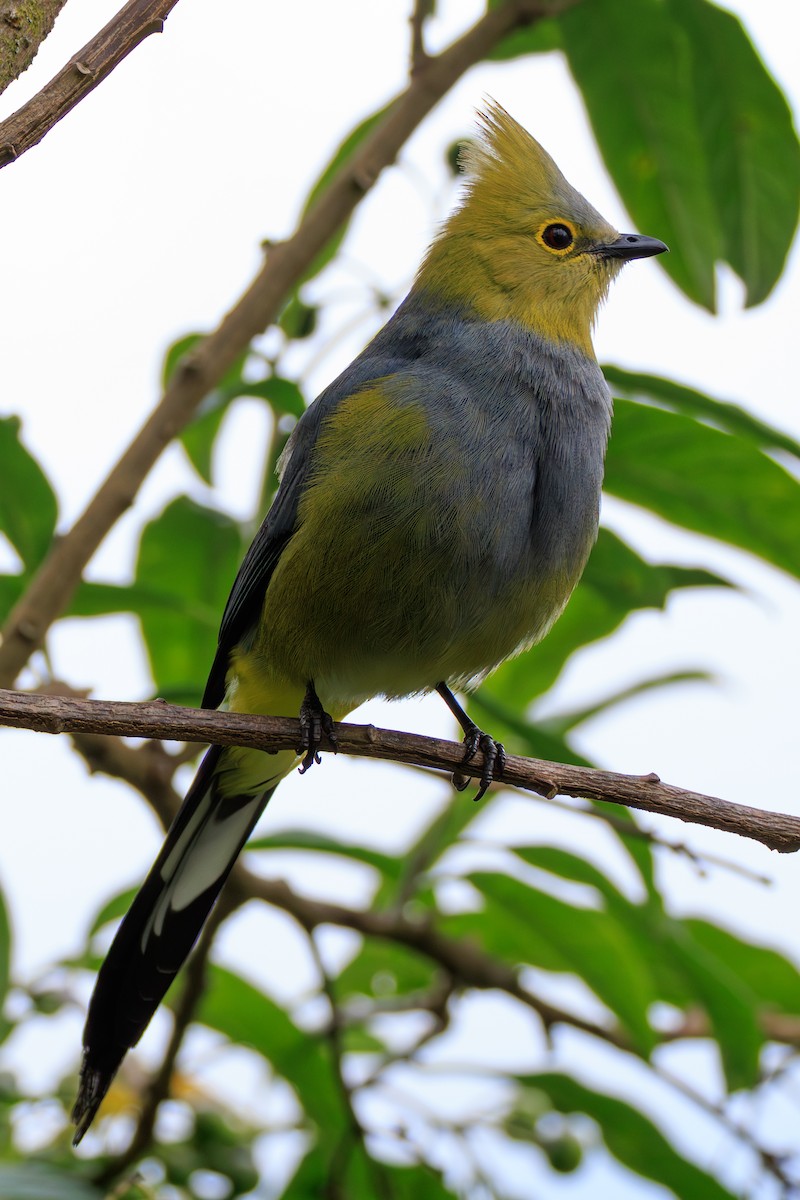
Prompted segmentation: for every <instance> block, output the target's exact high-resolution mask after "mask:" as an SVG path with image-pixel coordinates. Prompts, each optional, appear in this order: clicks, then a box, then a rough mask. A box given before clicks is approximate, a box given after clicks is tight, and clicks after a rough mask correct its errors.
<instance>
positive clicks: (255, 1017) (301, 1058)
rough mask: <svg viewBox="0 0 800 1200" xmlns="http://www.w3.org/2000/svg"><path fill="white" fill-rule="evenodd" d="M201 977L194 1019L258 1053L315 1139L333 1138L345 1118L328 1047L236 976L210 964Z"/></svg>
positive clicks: (338, 1131)
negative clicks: (312, 1127) (294, 1100)
mask: <svg viewBox="0 0 800 1200" xmlns="http://www.w3.org/2000/svg"><path fill="white" fill-rule="evenodd" d="M207 972H208V980H209V986H208V988H207V990H206V992H205V993H204V995H203V999H202V1001H201V1003H200V1008H199V1010H198V1015H197V1020H198V1021H200V1022H201V1023H202V1024H204V1025H208V1026H209V1027H210V1028H211V1029H216V1030H218V1031H219V1032H220V1033H222V1034H224V1035H225V1037H227V1038H229V1039H230V1041H232V1042H236V1043H237V1044H239V1045H241V1046H249V1047H250V1048H251V1049H252V1050H255V1051H256V1052H257V1053H258V1054H261V1055H262V1056H263V1057H264V1058H265V1059H266V1060H267V1061H268V1062H270V1063H272V1066H273V1067H274V1068H275V1070H276V1071H277V1073H278V1074H279V1075H281V1076H282V1077H283V1078H284V1079H285V1080H286V1081H287V1083H289V1084H291V1086H292V1087H293V1088H294V1090H295V1092H296V1094H297V1097H298V1099H299V1101H300V1103H301V1105H302V1106H303V1108H304V1110H305V1111H306V1113H307V1114H308V1116H309V1117H310V1118H311V1119H312V1120H313V1121H314V1122H315V1123H316V1125H317V1126H318V1129H319V1132H320V1136H322V1137H324V1138H334V1139H335V1138H336V1137H337V1136H339V1135H340V1133H341V1130H342V1126H343V1124H344V1123H345V1121H346V1117H345V1114H344V1111H343V1108H342V1103H343V1102H342V1095H341V1090H340V1087H339V1085H338V1083H337V1081H336V1077H335V1068H334V1066H333V1063H332V1060H331V1055H330V1053H329V1047H328V1044H327V1043H326V1042H325V1041H324V1040H323V1039H321V1038H320V1037H319V1036H318V1034H316V1033H305V1032H304V1031H303V1030H301V1029H298V1027H297V1026H296V1025H295V1024H294V1022H293V1021H292V1020H291V1019H290V1018H289V1016H288V1015H287V1013H286V1012H285V1011H284V1009H282V1008H281V1007H280V1005H278V1004H276V1003H275V1002H274V1000H270V999H269V997H268V996H265V995H264V993H263V992H261V991H259V990H258V988H256V987H254V986H253V984H251V983H248V982H246V981H245V980H244V979H242V978H241V977H240V976H239V975H235V974H234V973H233V972H232V971H227V970H225V969H224V968H223V967H218V966H213V965H210V966H209V967H208V968H207Z"/></svg>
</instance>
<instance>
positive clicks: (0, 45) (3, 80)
mask: <svg viewBox="0 0 800 1200" xmlns="http://www.w3.org/2000/svg"><path fill="white" fill-rule="evenodd" d="M65 3H66V0H32V2H31V0H29V2H28V3H27V4H20V3H19V0H0V94H2V93H3V92H4V91H5V90H6V88H7V87H8V85H9V84H10V83H13V81H14V80H15V79H17V78H18V77H19V76H20V75H21V74H22V73H23V71H27V69H28V67H29V66H30V65H31V63H32V62H33V60H34V58H35V57H36V55H37V53H38V51H39V47H40V46H41V44H42V42H43V41H44V39H45V38H46V37H47V35H48V34H49V33H50V31H51V30H52V28H53V25H54V24H55V20H56V17H57V16H58V14H59V13H60V12H61V9H62V8H63V7H64V5H65ZM0 145H2V138H0Z"/></svg>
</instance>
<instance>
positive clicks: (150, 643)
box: [136, 496, 243, 703]
mask: <svg viewBox="0 0 800 1200" xmlns="http://www.w3.org/2000/svg"><path fill="white" fill-rule="evenodd" d="M242 553H243V547H242V539H241V536H240V534H239V529H238V527H237V526H236V525H235V523H234V522H233V521H232V520H231V519H230V518H229V517H227V516H226V515H225V514H224V513H221V512H217V511H215V510H213V509H210V508H204V507H202V506H201V505H199V504H195V502H194V501H192V500H189V499H188V498H187V497H185V496H181V497H179V498H178V499H177V500H173V501H172V503H171V504H169V505H168V506H167V507H166V508H165V509H164V511H163V513H162V514H161V515H160V516H159V517H157V518H156V519H155V520H154V521H151V522H150V523H149V524H148V525H146V526H145V528H144V530H143V531H142V537H141V542H140V544H139V555H138V560H137V564H136V584H137V586H138V587H140V588H142V589H144V590H145V591H151V592H153V593H155V594H157V595H159V596H160V597H161V598H162V599H166V598H167V597H172V598H173V599H174V604H175V609H174V612H173V613H172V614H170V613H168V612H167V611H164V609H163V608H162V609H161V611H158V610H155V609H148V608H143V609H142V611H141V615H140V621H141V625H142V632H143V634H144V639H145V645H146V647H147V653H148V656H149V659H150V666H151V669H152V672H153V678H154V680H155V683H156V690H157V692H158V693H159V694H161V695H165V694H166V693H169V695H170V698H172V697H175V698H176V699H179V698H182V699H183V702H184V703H197V699H198V693H199V692H201V691H202V683H203V679H204V673H205V671H206V670H207V669H208V667H209V665H210V663H211V662H212V660H213V657H214V652H215V649H216V640H217V630H218V628H219V620H220V614H221V613H222V611H223V608H224V606H225V602H226V600H227V597H228V593H229V591H230V587H231V584H232V583H233V580H234V577H235V575H236V570H237V568H238V566H239V562H240V559H241V556H242Z"/></svg>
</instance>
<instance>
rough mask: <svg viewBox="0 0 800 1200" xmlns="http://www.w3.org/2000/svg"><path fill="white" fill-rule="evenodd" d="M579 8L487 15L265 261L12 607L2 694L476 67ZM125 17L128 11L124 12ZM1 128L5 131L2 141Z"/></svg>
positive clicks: (525, 4)
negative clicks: (113, 535) (411, 143)
mask: <svg viewBox="0 0 800 1200" xmlns="http://www.w3.org/2000/svg"><path fill="white" fill-rule="evenodd" d="M574 3H575V0H561V3H560V4H555V3H554V2H553V0H550V3H547V2H546V0H506V3H505V4H501V5H498V6H497V7H496V8H492V9H491V10H490V11H489V12H487V13H486V15H485V16H483V17H482V18H481V19H480V20H479V21H478V22H477V23H476V24H475V25H474V26H473V27H472V28H471V29H469V30H468V31H467V32H466V33H465V34H464V35H463V36H462V37H461V38H459V40H458V41H457V42H454V43H453V45H451V46H449V47H448V49H447V50H445V51H443V52H442V53H441V54H440V55H438V56H437V57H436V58H431V59H429V60H428V61H427V63H426V65H425V69H424V70H422V71H420V72H419V73H418V74H417V75H416V76H415V77H414V78H413V79H412V81H411V83H410V84H409V86H408V88H407V89H406V90H405V91H404V92H403V93H402V94H401V95H400V96H398V98H397V99H396V100H395V101H394V103H393V104H392V105H391V106H390V107H389V109H388V111H387V113H386V115H385V117H384V119H383V120H382V121H381V122H380V123H379V124H378V125H377V126H376V127H375V129H374V130H373V131H372V132H371V134H370V135H369V136H368V137H367V138H366V139H365V140H364V142H363V143H362V144H361V146H360V147H359V149H358V150H357V151H356V152H355V153H354V154H353V156H352V158H351V159H350V160H349V161H348V163H347V164H346V165H345V166H344V167H343V168H342V170H341V171H340V172H339V174H338V175H337V176H336V177H335V178H334V179H333V180H332V181H331V183H330V185H329V186H328V187H327V188H326V190H325V191H324V193H323V194H322V195H321V196H320V197H319V199H318V200H317V202H316V203H315V204H314V205H313V206H312V208H311V209H310V211H309V212H308V213H307V214H306V216H305V217H304V218H303V220H302V221H301V223H300V225H299V226H298V227H297V230H296V231H295V233H294V234H293V235H292V236H291V237H290V238H289V239H288V241H286V242H283V243H281V244H280V245H276V246H273V247H272V248H271V249H270V250H269V254H268V257H267V261H266V262H265V264H264V266H263V268H262V270H261V271H260V273H259V274H258V275H257V276H256V278H255V280H254V281H253V283H252V284H251V286H250V287H249V288H248V289H247V291H246V292H245V293H244V295H243V296H242V297H241V299H240V300H239V301H238V303H237V304H236V305H235V307H234V308H233V309H232V310H231V311H230V312H229V313H228V314H227V316H226V317H225V318H224V319H223V320H222V322H221V324H220V325H219V326H218V327H217V329H216V330H215V331H214V332H213V333H212V334H210V335H209V336H208V337H207V338H206V339H205V340H204V341H203V342H202V343H200V345H199V346H197V347H196V348H195V350H194V351H193V352H192V353H191V354H190V355H187V357H186V358H185V359H184V360H183V361H182V362H181V363H180V364H179V366H178V368H177V370H176V371H175V372H174V374H173V376H172V378H171V380H170V382H169V384H168V386H167V389H166V391H165V392H164V395H163V397H162V399H161V401H160V403H159V404H158V405H157V407H156V408H155V409H154V410H153V412H152V413H151V415H150V417H149V418H148V419H147V421H146V422H145V424H144V425H143V426H142V428H141V430H140V431H139V433H138V434H137V435H136V437H135V438H134V440H133V442H132V443H131V444H130V446H129V447H128V449H127V450H126V451H125V453H124V454H123V455H122V457H121V459H120V460H119V462H118V463H117V464H116V466H114V467H113V468H112V470H111V472H110V474H109V475H108V476H107V478H106V480H105V482H104V483H103V484H102V485H101V486H100V488H99V490H98V492H97V493H96V495H95V496H94V498H93V499H92V500H91V501H90V502H89V505H88V507H87V508H86V510H85V511H84V512H83V514H82V515H81V516H80V517H79V518H78V520H77V521H76V522H75V524H74V525H73V527H72V529H71V530H70V531H69V532H68V533H67V534H66V535H65V536H64V537H63V538H61V539H60V540H59V541H58V542H57V543H55V544H54V545H53V547H52V548H51V550H50V553H49V554H48V556H47V558H46V559H45V561H44V563H43V564H42V566H41V567H40V568H39V570H38V572H37V573H36V575H35V576H34V578H33V580H32V582H31V584H30V586H29V587H28V589H27V591H26V593H25V594H24V596H23V597H22V598H21V599H20V600H19V601H18V603H17V604H16V605H15V606H14V608H13V610H12V612H11V614H10V615H9V617H8V619H7V621H6V623H5V626H4V628H3V630H2V639H1V640H0V685H2V684H5V685H6V686H9V687H10V686H11V685H12V684H13V683H14V680H15V679H16V677H17V675H18V673H19V671H20V670H21V669H22V667H23V666H24V665H25V663H26V662H27V660H28V658H29V656H30V654H31V653H32V652H33V651H34V650H35V649H36V648H37V647H39V646H41V644H42V641H43V639H44V637H45V634H46V633H47V630H48V628H49V627H50V625H51V624H52V623H53V621H55V620H56V618H57V617H58V616H59V615H60V614H61V613H62V612H63V610H64V608H65V607H66V606H67V605H68V603H69V601H70V599H71V598H72V595H73V594H74V592H75V589H76V588H77V586H78V584H79V582H80V578H81V573H82V571H83V568H84V567H85V565H86V563H87V562H88V561H89V559H90V558H91V557H92V555H93V554H94V552H95V550H96V549H97V547H98V546H99V545H100V543H101V542H102V540H103V538H104V537H105V536H106V534H107V533H108V531H109V530H110V529H111V527H112V526H113V525H114V523H115V522H116V521H117V520H118V519H119V517H120V516H122V514H123V513H124V512H125V511H126V509H128V508H129V507H130V506H131V505H132V504H133V501H134V499H135V497H136V493H137V491H138V490H139V487H140V486H141V483H142V481H143V480H144V478H145V476H146V475H147V473H148V472H149V471H150V469H151V467H152V466H153V464H154V463H155V461H156V460H157V458H158V457H159V455H160V454H161V452H162V451H163V450H164V448H165V447H166V446H167V444H168V443H169V442H170V441H171V440H172V438H173V437H175V435H176V434H177V433H178V432H179V431H180V430H181V429H182V428H183V427H184V425H186V423H187V422H188V421H189V420H190V419H191V417H192V414H193V413H194V411H195V409H196V407H197V405H198V404H199V403H200V401H201V400H202V398H203V396H205V395H206V393H207V392H208V391H209V389H210V388H211V387H212V386H213V385H214V383H215V382H216V381H217V380H218V379H219V378H220V377H221V376H222V375H223V374H224V372H225V371H226V370H227V369H228V368H229V367H230V366H231V364H232V363H233V362H234V361H235V359H236V358H237V356H238V355H239V354H241V352H242V351H243V350H244V349H245V348H246V347H247V346H248V345H249V344H250V342H251V341H252V339H253V338H254V337H255V336H256V335H257V334H259V333H261V332H262V331H263V330H264V329H265V328H266V327H267V326H268V325H269V324H270V322H271V321H273V320H274V318H275V316H276V314H277V312H278V310H279V308H280V305H281V303H282V302H283V299H284V297H285V296H286V295H287V294H288V292H289V291H290V290H291V288H292V287H293V286H295V285H296V283H297V282H298V280H299V279H301V278H302V275H303V272H304V271H305V270H306V269H307V268H308V267H309V266H310V264H311V263H312V261H313V260H314V258H315V256H316V255H317V254H318V253H319V251H320V250H322V248H323V247H324V246H325V245H326V243H327V242H328V240H329V239H330V238H331V236H332V235H333V234H334V233H335V232H336V230H337V229H339V228H340V226H341V225H342V224H343V223H344V222H345V221H346V220H347V218H348V217H349V216H350V214H351V213H352V212H353V210H354V208H355V207H356V205H357V204H358V202H359V200H360V199H361V198H362V196H363V195H364V193H365V192H366V191H368V190H369V188H370V187H371V186H372V184H373V183H374V182H375V180H376V179H377V178H378V175H379V174H380V172H381V171H382V170H383V168H384V167H386V166H388V165H389V164H390V163H391V162H393V161H394V159H395V157H396V156H397V153H398V151H399V150H400V148H401V146H402V145H403V144H404V142H405V141H406V140H407V138H408V137H409V136H410V135H411V133H413V131H414V130H415V129H416V128H417V126H418V125H419V124H420V122H421V121H422V119H423V118H424V117H425V116H426V115H427V114H428V113H429V112H430V110H431V109H432V108H433V107H434V105H435V104H436V103H437V102H438V101H439V100H440V99H441V98H442V97H443V96H444V95H445V94H446V93H447V92H448V91H449V89H450V88H451V87H452V86H453V84H454V83H455V82H456V81H457V80H458V79H459V78H460V77H461V76H462V75H463V74H464V72H465V71H466V70H468V68H469V67H471V66H473V65H474V64H475V63H477V62H479V61H480V60H481V59H482V58H484V57H485V55H486V54H487V53H488V52H489V50H491V48H492V47H493V46H495V45H496V44H497V43H498V42H499V41H500V40H501V39H502V38H503V37H504V36H505V35H506V34H508V33H510V32H512V31H513V30H514V29H515V28H517V27H519V26H520V25H524V24H530V23H531V22H533V21H535V20H537V19H538V18H539V17H541V16H550V15H552V13H553V12H554V11H557V10H560V9H563V8H566V7H569V6H571V5H572V4H574ZM123 11H124V10H123ZM1 132H2V127H0V133H1Z"/></svg>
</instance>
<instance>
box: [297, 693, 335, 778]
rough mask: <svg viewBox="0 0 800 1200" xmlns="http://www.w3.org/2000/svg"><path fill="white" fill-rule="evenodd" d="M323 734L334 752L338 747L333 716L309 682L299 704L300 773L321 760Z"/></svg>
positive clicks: (298, 751)
mask: <svg viewBox="0 0 800 1200" xmlns="http://www.w3.org/2000/svg"><path fill="white" fill-rule="evenodd" d="M323 734H325V736H326V737H327V739H328V741H329V742H330V744H331V748H332V750H333V752H334V754H335V753H336V751H337V750H338V749H339V743H338V742H337V740H336V734H335V732H334V729H333V717H332V716H331V715H330V713H327V712H325V709H324V708H323V707H322V701H321V700H320V698H319V696H318V695H317V693H316V691H315V690H314V684H313V683H311V682H309V684H308V686H307V687H306V694H305V696H304V697H303V703H302V704H301V705H300V745H299V746H298V747H297V753H298V754H304V757H303V761H302V763H301V764H300V774H301V775H305V773H306V771H307V770H308V768H309V767H313V765H314V763H318V762H321V761H322V760H321V758H320V755H319V745H320V742H321V741H322V735H323Z"/></svg>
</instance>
